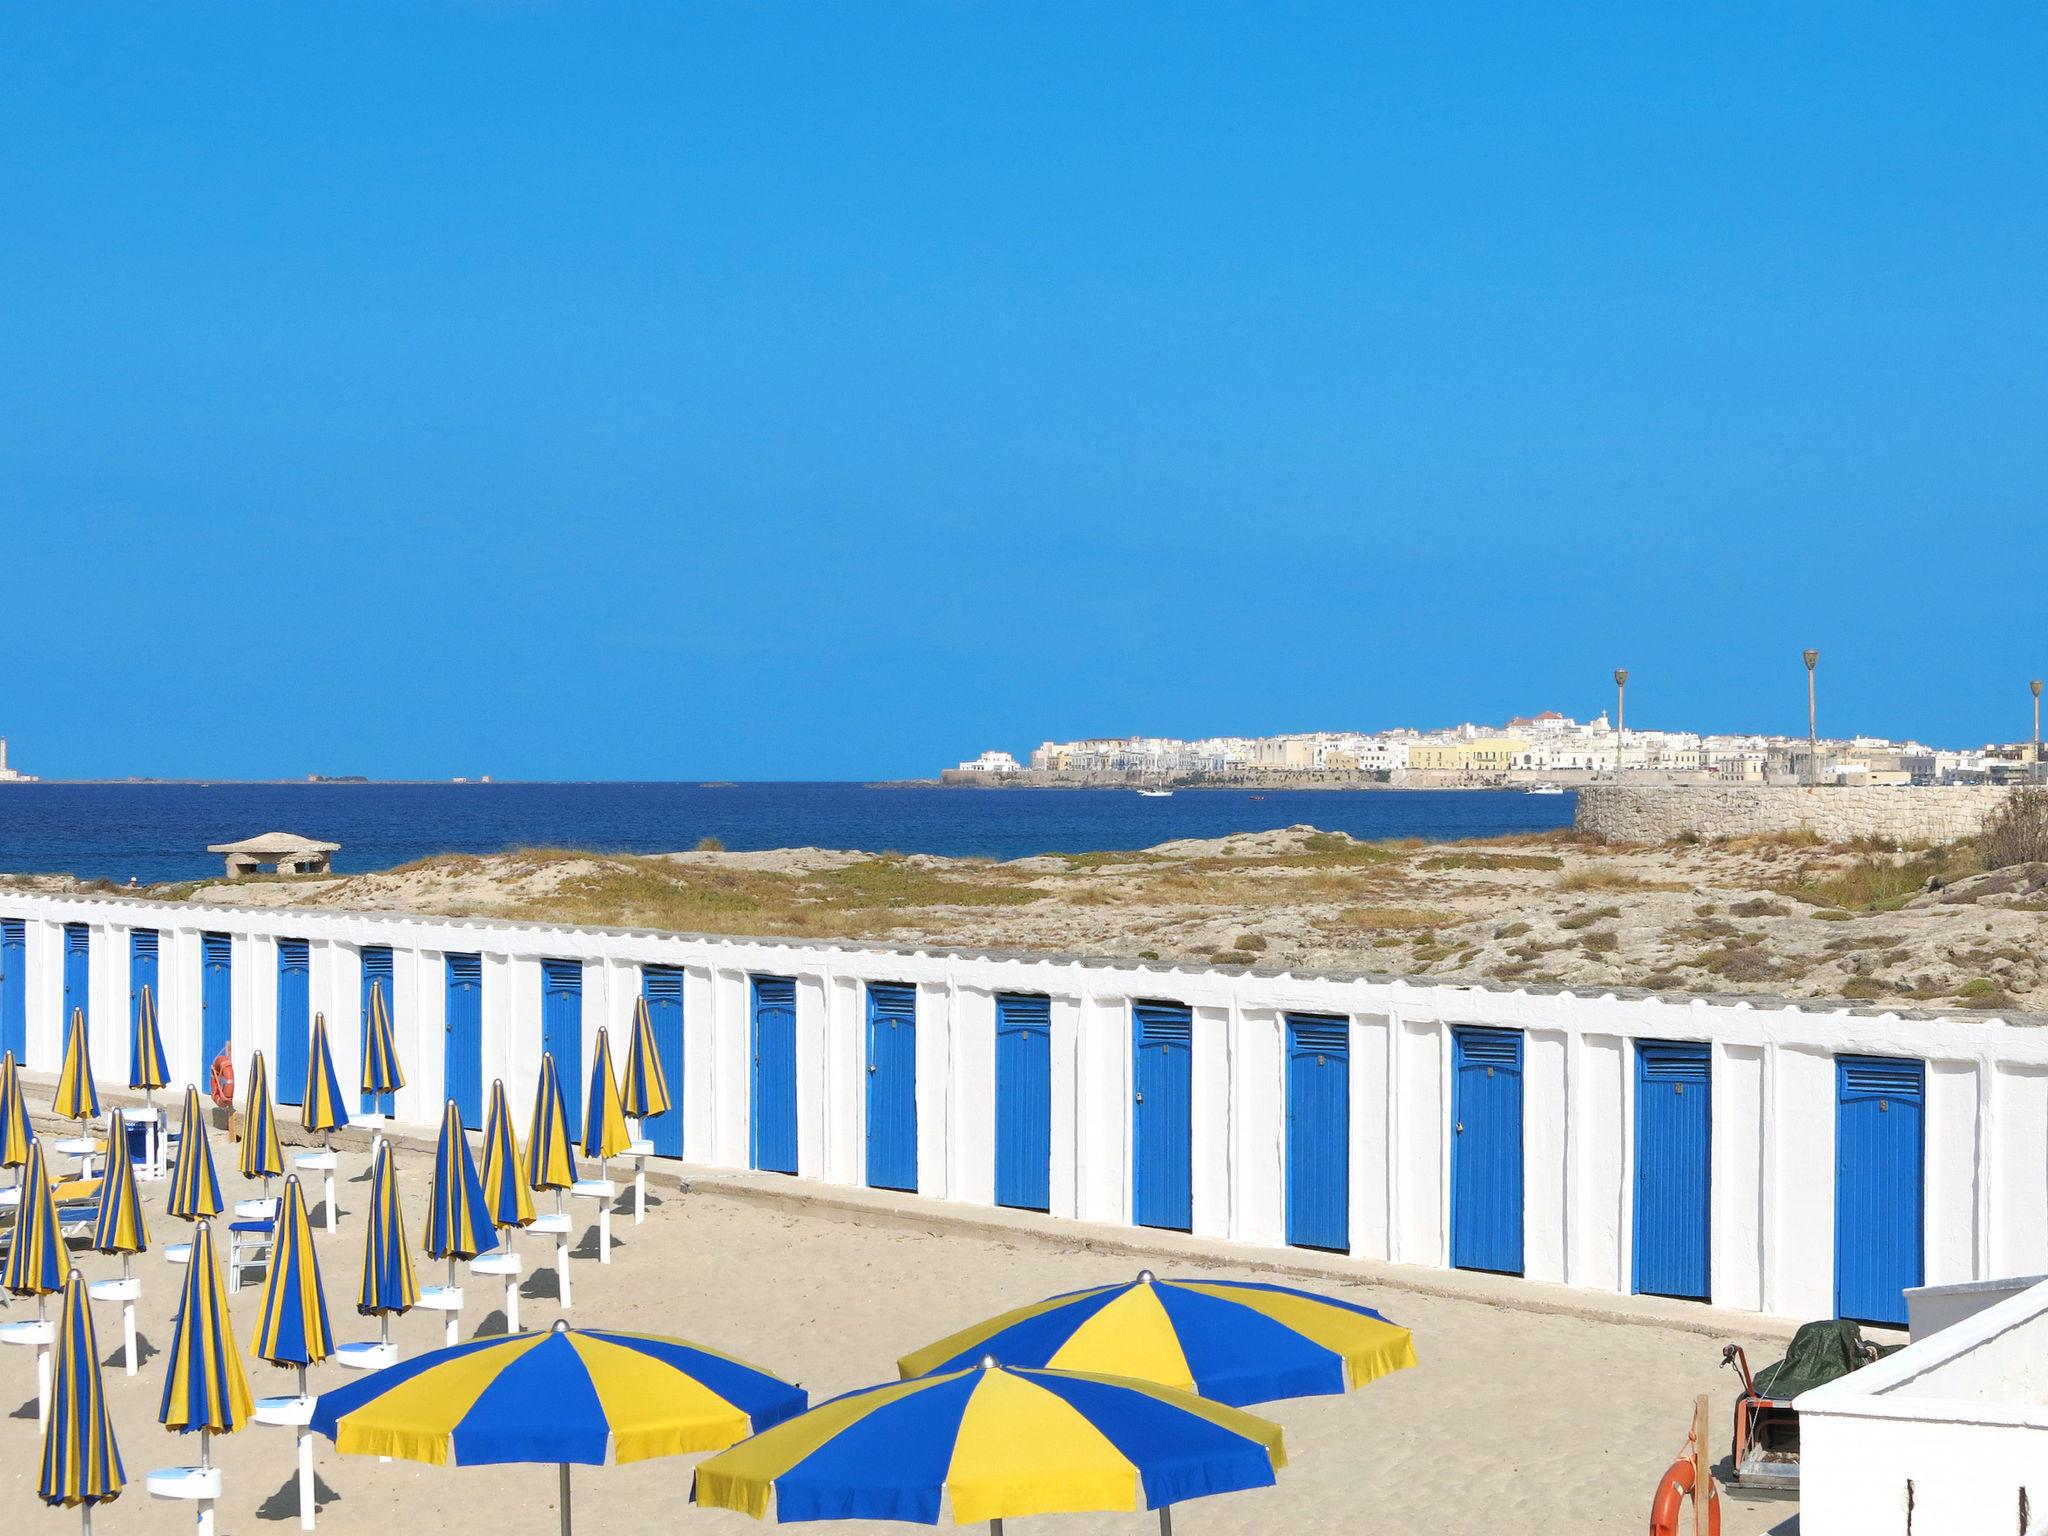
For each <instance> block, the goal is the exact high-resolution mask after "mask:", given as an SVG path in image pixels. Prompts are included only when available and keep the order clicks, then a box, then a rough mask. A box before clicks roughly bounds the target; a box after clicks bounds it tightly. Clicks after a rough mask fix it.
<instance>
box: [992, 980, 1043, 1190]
mask: <svg viewBox="0 0 2048 1536" xmlns="http://www.w3.org/2000/svg"><path fill="white" fill-rule="evenodd" d="M996 1204H997V1205H1007V1206H1013V1207H1015V1208H1016V1209H1018V1210H1025V1211H1044V1210H1049V1209H1051V1207H1052V999H1051V998H1049V997H1038V996H1034V995H1031V994H1027V993H1020V992H1003V993H999V994H998V995H997V997H996Z"/></svg>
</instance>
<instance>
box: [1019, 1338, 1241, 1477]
mask: <svg viewBox="0 0 2048 1536" xmlns="http://www.w3.org/2000/svg"><path fill="white" fill-rule="evenodd" d="M1031 1379H1032V1381H1034V1382H1036V1383H1037V1384H1038V1385H1040V1386H1042V1387H1044V1388H1045V1389H1046V1390H1047V1391H1048V1392H1051V1393H1053V1394H1054V1395H1055V1396H1057V1397H1059V1398H1062V1399H1064V1400H1065V1401H1066V1402H1068V1403H1069V1404H1071V1405H1072V1406H1073V1407H1074V1408H1076V1409H1078V1410H1079V1411H1080V1412H1081V1413H1082V1414H1083V1415H1084V1416H1085V1417H1086V1418H1087V1420H1088V1422H1089V1423H1090V1424H1092V1425H1094V1426H1095V1428H1096V1429H1097V1430H1098V1431H1099V1432H1100V1433H1101V1434H1102V1437H1103V1438H1104V1439H1106V1440H1107V1441H1109V1442H1110V1444H1112V1445H1114V1446H1115V1447H1116V1448H1117V1449H1118V1450H1119V1451H1121V1452H1122V1453H1123V1454H1124V1455H1125V1456H1127V1457H1128V1458H1129V1459H1130V1461H1131V1463H1132V1464H1133V1465H1134V1466H1136V1467H1137V1469H1138V1477H1139V1480H1140V1481H1141V1482H1142V1484H1143V1485H1144V1489H1145V1507H1146V1508H1147V1509H1158V1508H1159V1507H1160V1506H1161V1505H1164V1504H1179V1503H1181V1502H1183V1501H1184V1500H1187V1499H1199V1498H1202V1497H1204V1496H1205V1495H1208V1494H1212V1493H1235V1492H1236V1491H1237V1490H1239V1489H1240V1488H1270V1487H1272V1486H1273V1483H1274V1481H1275V1478H1274V1475H1273V1460H1272V1458H1271V1457H1270V1456H1268V1455H1267V1454H1266V1448H1265V1447H1264V1446H1263V1445H1260V1444H1259V1443H1258V1441H1256V1440H1247V1439H1246V1438H1245V1437H1244V1436H1243V1435H1239V1434H1235V1433H1233V1432H1231V1431H1230V1430H1227V1429H1225V1428H1223V1427H1222V1426H1221V1425H1220V1424H1212V1423H1210V1422H1209V1421H1208V1420H1207V1419H1203V1418H1198V1417H1196V1416H1195V1415H1194V1414H1191V1413H1186V1412H1183V1411H1182V1410H1180V1409H1178V1408H1175V1407H1173V1406H1171V1405H1170V1404H1167V1403H1163V1402H1160V1401H1159V1400H1158V1399H1157V1398H1154V1397H1146V1396H1144V1395H1143V1394H1134V1393H1132V1392H1130V1391H1128V1390H1124V1389H1120V1388H1116V1387H1108V1386H1104V1385H1102V1384H1101V1383H1100V1382H1094V1381H1084V1380H1077V1379H1075V1378H1072V1377H1065V1376H1062V1375H1061V1374H1060V1373H1059V1372H1057V1371H1048V1372H1046V1373H1045V1374H1044V1375H1034V1376H1033V1377H1032V1378H1031Z"/></svg>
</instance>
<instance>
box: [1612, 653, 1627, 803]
mask: <svg viewBox="0 0 2048 1536" xmlns="http://www.w3.org/2000/svg"><path fill="white" fill-rule="evenodd" d="M1627 729H1628V668H1627V667H1616V668H1615V669H1614V776H1615V777H1616V778H1617V779H1618V778H1620V777H1621V753H1622V743H1623V742H1624V741H1626V740H1627V739H1628V736H1627Z"/></svg>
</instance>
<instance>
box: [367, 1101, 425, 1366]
mask: <svg viewBox="0 0 2048 1536" xmlns="http://www.w3.org/2000/svg"><path fill="white" fill-rule="evenodd" d="M419 1299H420V1287H419V1282H418V1281H417V1280H416V1279H415V1278H414V1277H413V1272H412V1254H411V1252H410V1251H409V1250H408V1249H407V1248H406V1245H405V1212H404V1210H403V1209H401V1208H400V1206H399V1203H398V1170H397V1168H396V1166H395V1165H394V1164H393V1162H392V1159H391V1143H390V1142H388V1141H381V1142H379V1143H378V1144H377V1159H376V1161H375V1162H374V1163H373V1164H372V1165H371V1169H370V1234H369V1241H368V1242H367V1243H366V1244H365V1245H364V1247H363V1285H362V1290H361V1291H360V1292H359V1293H358V1295H357V1297H356V1310H357V1311H358V1312H360V1313H362V1314H363V1316H365V1317H378V1318H381V1319H383V1336H384V1341H385V1342H386V1343H389V1342H390V1339H391V1319H392V1318H393V1317H394V1316H395V1315H397V1314H399V1313H403V1312H409V1311H411V1310H412V1308H413V1307H414V1305H416V1304H417V1303H418V1301H419Z"/></svg>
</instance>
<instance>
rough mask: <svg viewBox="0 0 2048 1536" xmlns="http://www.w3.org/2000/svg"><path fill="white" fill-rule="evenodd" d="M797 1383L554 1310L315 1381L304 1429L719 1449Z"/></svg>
mask: <svg viewBox="0 0 2048 1536" xmlns="http://www.w3.org/2000/svg"><path fill="white" fill-rule="evenodd" d="M805 1401H806V1397H805V1393H804V1390H803V1388H801V1387H795V1386H791V1385H790V1384H789V1383H788V1382H786V1381H781V1380H778V1379H777V1378H775V1377H773V1376H771V1375H769V1374H768V1373H767V1372H766V1371H762V1370H757V1369H756V1368H755V1367H753V1366H751V1365H748V1364H746V1363H744V1362H743V1361H739V1360H735V1359H733V1358H732V1357H731V1356H730V1355H723V1354H719V1353H717V1352H715V1351H713V1350H708V1349H704V1348H702V1347H701V1346H699V1345H696V1344H688V1343H685V1342H683V1341H682V1340H681V1339H666V1338H656V1337H652V1336H649V1335H646V1334H633V1333H613V1332H610V1331H609V1330H605V1329H582V1328H571V1327H570V1326H569V1325H568V1324H567V1323H563V1322H558V1323H556V1324H555V1326H554V1327H553V1328H552V1329H551V1330H550V1331H548V1332H547V1333H515V1334H512V1335H511V1336H510V1337H504V1338H490V1339H476V1340H472V1341H471V1342H469V1343H467V1344H457V1345H455V1346H454V1347H453V1348H450V1349H439V1350H435V1351H434V1352H433V1353H432V1354H428V1355H421V1356H420V1357H419V1358H418V1359H416V1360H408V1361H405V1362H404V1363H402V1364H399V1365H394V1366H390V1367H388V1368H386V1369H384V1370H381V1371H379V1372H377V1373H376V1374H375V1375H373V1376H369V1377H366V1378H365V1379H363V1380H362V1381H357V1382H351V1383H349V1384H348V1385H346V1386H343V1387H338V1388H336V1389H335V1390H334V1391H332V1392H323V1393H321V1394H320V1400H319V1402H318V1403H316V1404H315V1405H314V1409H313V1429H314V1430H315V1431H316V1432H317V1433H319V1434H323V1435H326V1436H327V1437H328V1438H329V1439H331V1440H332V1441H333V1442H334V1445H335V1449H336V1450H339V1451H341V1452H343V1453H345V1454H347V1455H354V1456H400V1457H404V1458H405V1459H406V1460H408V1461H424V1462H428V1463H430V1464H432V1465H434V1466H441V1467H446V1466H457V1467H475V1466H490V1465H495V1464H501V1463H506V1462H554V1463H556V1464H557V1465H558V1466H559V1467H560V1468H561V1492H562V1501H561V1526H562V1530H563V1531H564V1532H567V1531H568V1530H569V1529H570V1516H569V1497H568V1494H569V1467H570V1465H571V1464H572V1463H575V1464H578V1465H583V1466H601V1465H603V1464H604V1463H605V1462H607V1461H616V1462H628V1461H646V1460H649V1459H651V1458H654V1457H657V1456H685V1455H689V1454H691V1453H692V1452H696V1451H712V1450H718V1449H720V1448H722V1447H724V1446H728V1445H731V1444H733V1443H734V1442H735V1441H737V1440H740V1439H742V1438H743V1437H744V1436H746V1435H748V1434H751V1433H754V1432H756V1431H759V1430H762V1429H766V1428H768V1427H769V1426H770V1425H774V1424H779V1423H781V1422H783V1421H784V1420H785V1419H787V1418H789V1417H790V1416H791V1415H792V1414H796V1413H800V1412H802V1411H803V1406H804V1403H805Z"/></svg>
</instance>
